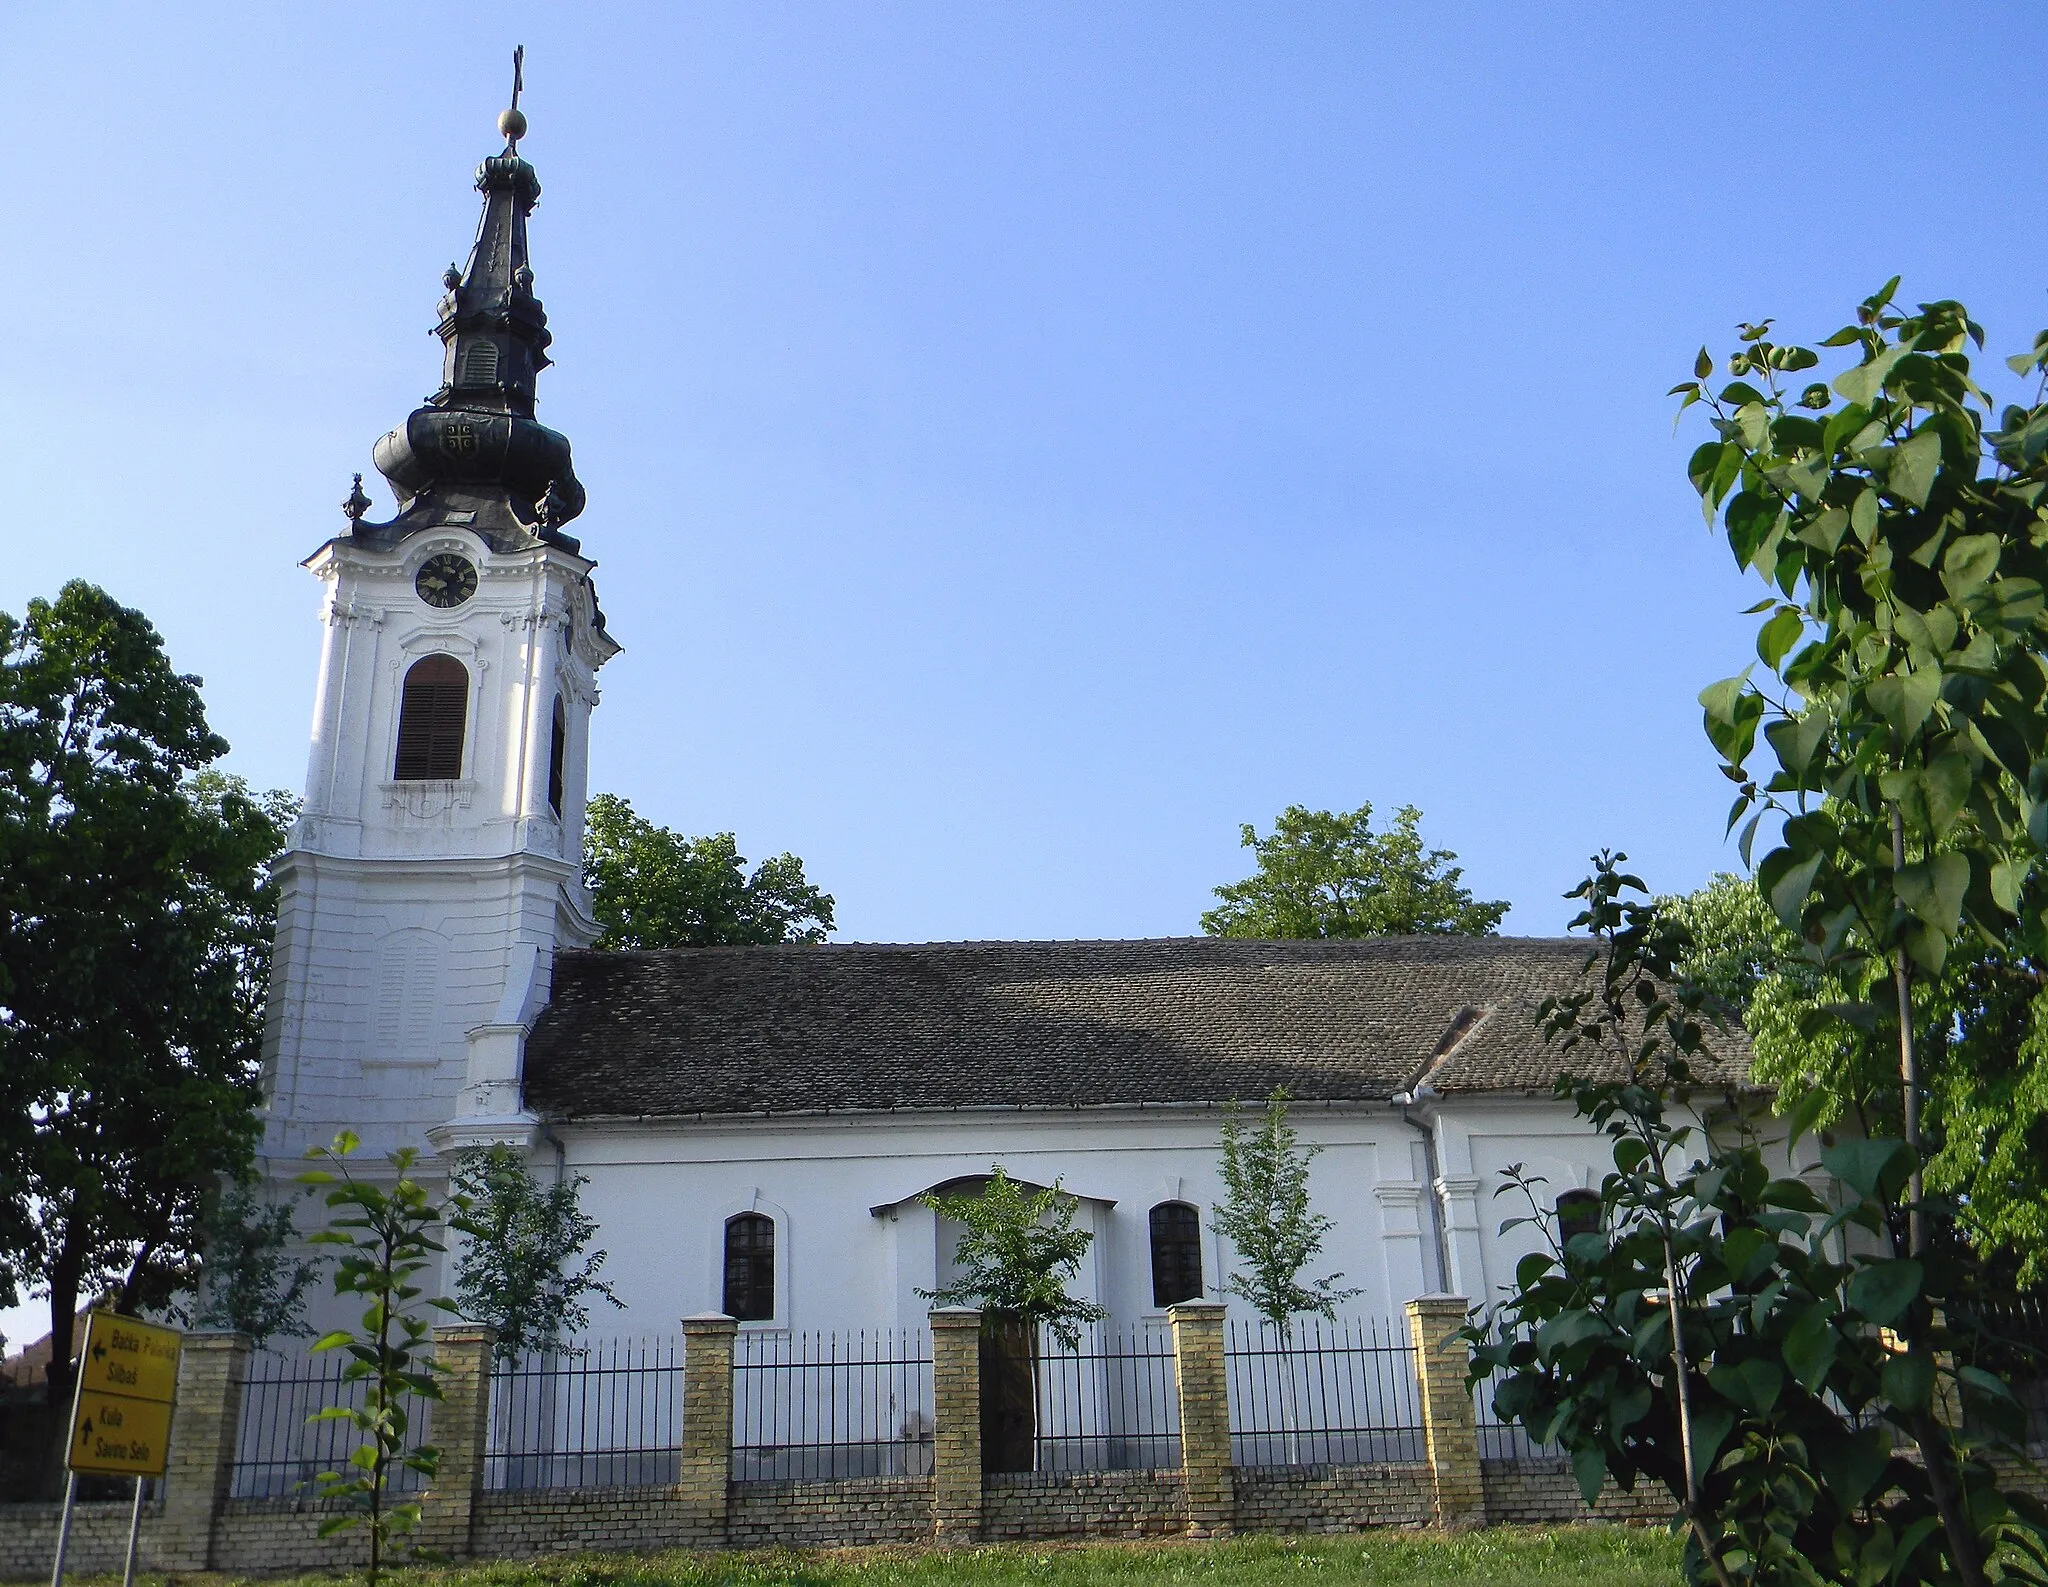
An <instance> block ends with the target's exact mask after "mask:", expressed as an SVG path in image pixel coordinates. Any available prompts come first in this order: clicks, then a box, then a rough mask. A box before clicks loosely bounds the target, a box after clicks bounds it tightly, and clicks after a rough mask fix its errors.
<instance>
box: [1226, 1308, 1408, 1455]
mask: <svg viewBox="0 0 2048 1587" xmlns="http://www.w3.org/2000/svg"><path fill="white" fill-rule="evenodd" d="M1224 1365H1225V1367H1226V1369H1227V1370H1228V1373H1229V1379H1230V1458H1231V1461H1232V1462H1233V1464H1236V1465H1239V1466H1314V1465H1363V1464H1367V1463H1370V1462H1375V1461H1390V1460H1421V1459H1422V1458H1423V1454H1424V1451H1423V1438H1422V1400H1421V1394H1420V1391H1419V1389H1418V1387H1417V1384H1416V1377H1415V1347H1414V1346H1413V1345H1412V1344H1411V1343H1410V1342H1409V1341H1408V1337H1407V1330H1406V1329H1405V1328H1404V1327H1402V1326H1400V1325H1399V1324H1396V1323H1394V1322H1392V1321H1390V1320H1388V1319H1385V1318H1379V1317H1346V1318H1339V1319H1338V1320H1337V1321H1335V1322H1331V1321H1328V1320H1326V1319H1324V1318H1321V1317H1303V1318H1298V1319H1296V1321H1295V1323H1294V1325H1293V1327H1292V1328H1291V1329H1289V1330H1287V1331H1286V1332H1285V1333H1283V1332H1282V1331H1281V1330H1279V1329H1276V1328H1275V1327H1273V1325H1272V1324H1270V1323H1266V1322H1250V1321H1246V1320H1241V1319H1240V1320H1234V1321H1232V1322H1231V1324H1230V1329H1229V1334H1228V1337H1227V1339H1226V1343H1225V1350H1224Z"/></svg>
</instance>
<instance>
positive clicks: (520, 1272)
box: [455, 1146, 625, 1362]
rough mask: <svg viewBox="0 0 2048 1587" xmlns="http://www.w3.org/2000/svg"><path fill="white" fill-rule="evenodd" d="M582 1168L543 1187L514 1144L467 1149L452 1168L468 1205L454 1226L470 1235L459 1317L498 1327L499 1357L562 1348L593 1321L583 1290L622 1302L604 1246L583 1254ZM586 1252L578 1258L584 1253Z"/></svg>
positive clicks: (593, 1227) (586, 1230)
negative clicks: (604, 1271)
mask: <svg viewBox="0 0 2048 1587" xmlns="http://www.w3.org/2000/svg"><path fill="white" fill-rule="evenodd" d="M589 1183H590V1181H589V1180H588V1179H587V1178H586V1177H584V1176H583V1175H581V1174H573V1175H570V1176H569V1177H567V1178H565V1179H560V1180H557V1181H556V1182H555V1183H554V1184H552V1185H549V1186H546V1187H545V1188H543V1187H542V1185H541V1184H540V1183H539V1181H537V1180H536V1179H535V1178H534V1177H533V1174H532V1172H531V1171H530V1170H529V1169H528V1168H527V1166H526V1162H525V1159H523V1158H522V1157H521V1156H520V1155H519V1153H517V1152H515V1151H514V1150H513V1149H512V1148H511V1147H509V1146H492V1147H488V1148H486V1149H484V1150H482V1151H475V1152H465V1153H463V1154H462V1156H461V1158H460V1159H458V1160H457V1162H456V1166H455V1189H456V1190H457V1192H458V1193H459V1194H460V1195H461V1196H462V1197H463V1199H464V1200H466V1201H467V1202H468V1204H469V1210H468V1211H467V1212H465V1213H463V1214H462V1215H461V1216H460V1217H458V1218H457V1219H456V1220H455V1227H456V1228H457V1229H459V1230H461V1231H462V1232H463V1233H464V1234H466V1235H467V1236H468V1237H469V1238H468V1240H467V1242H466V1243H465V1244H464V1245H463V1247H462V1252H461V1255H460V1256H459V1257H458V1258H457V1260H456V1267H455V1301H456V1304H457V1306H459V1307H460V1308H461V1311H462V1315H463V1316H465V1317H468V1318H471V1319H473V1320H474V1321H476V1322H482V1323H489V1324H490V1325H491V1326H492V1327H493V1328H495V1329H497V1331H498V1342H497V1346H496V1350H497V1356H498V1359H499V1360H500V1361H504V1362H513V1361H517V1360H518V1359H519V1358H520V1357H521V1356H523V1355H525V1354H527V1353H528V1352H530V1351H559V1350H560V1349H562V1348H563V1341H564V1340H565V1339H567V1338H568V1337H569V1336H570V1335H571V1334H572V1333H574V1332H575V1331H576V1330H577V1329H579V1328H584V1327H587V1326H589V1323H590V1309H589V1307H587V1306H586V1305H585V1304H584V1302H583V1297H584V1296H586V1295H602V1296H603V1297H604V1298H605V1299H606V1300H608V1301H610V1302H611V1303H612V1305H613V1306H615V1307H621V1308H623V1307H624V1305H625V1302H624V1301H622V1300H620V1299H619V1297H618V1296H617V1295H615V1294H613V1293H612V1288H611V1286H610V1285H609V1284H607V1283H605V1282H604V1280H602V1279H600V1278H599V1277H598V1276H597V1275H598V1270H599V1269H601V1268H602V1267H603V1266H604V1264H605V1255H606V1253H605V1252H603V1251H591V1252H590V1253H589V1254H588V1255H585V1254H584V1253H585V1249H586V1248H587V1247H588V1246H589V1244H590V1238H591V1236H592V1235H594V1234H596V1233H597V1220H596V1219H594V1218H591V1217H588V1216H586V1215H585V1213H584V1211H583V1209H582V1206H581V1205H580V1202H579V1199H578V1192H579V1191H580V1190H581V1189H582V1187H583V1186H585V1185H587V1184H589ZM579 1257H580V1258H582V1260H581V1262H580V1263H579V1262H578V1260H577V1259H578V1258H579Z"/></svg>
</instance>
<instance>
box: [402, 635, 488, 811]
mask: <svg viewBox="0 0 2048 1587" xmlns="http://www.w3.org/2000/svg"><path fill="white" fill-rule="evenodd" d="M468 722H469V673H468V672H467V671H466V670H465V669H464V667H463V665H462V663H461V662H459V661H457V660H456V659H455V658H454V657H453V656H445V655H434V656H422V657H421V658H420V659H419V660H418V661H415V662H414V663H413V664H412V667H411V669H410V670H409V671H408V672H407V673H406V675H405V692H404V693H403V694H402V695H401V696H400V697H399V703H398V756H397V760H396V763H395V764H394V765H393V767H392V770H391V775H392V778H393V779H394V780H395V781H398V782H428V781H433V780H436V779H440V778H447V777H460V776H461V775H462V734H463V729H464V728H465V727H466V726H467V725H468Z"/></svg>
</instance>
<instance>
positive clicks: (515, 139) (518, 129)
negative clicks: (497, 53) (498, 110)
mask: <svg viewBox="0 0 2048 1587" xmlns="http://www.w3.org/2000/svg"><path fill="white" fill-rule="evenodd" d="M525 86H526V46H525V45H524V44H521V45H520V46H518V47H517V48H516V49H514V50H513V51H512V108H511V109H510V110H507V111H506V112H505V113H504V114H503V115H501V116H499V117H498V130H499V131H500V132H502V133H504V134H505V152H506V153H507V154H517V153H518V152H519V140H520V139H521V138H523V137H525V136H526V116H525V114H524V112H522V111H521V110H520V108H519V91H520V89H522V88H524V87H525Z"/></svg>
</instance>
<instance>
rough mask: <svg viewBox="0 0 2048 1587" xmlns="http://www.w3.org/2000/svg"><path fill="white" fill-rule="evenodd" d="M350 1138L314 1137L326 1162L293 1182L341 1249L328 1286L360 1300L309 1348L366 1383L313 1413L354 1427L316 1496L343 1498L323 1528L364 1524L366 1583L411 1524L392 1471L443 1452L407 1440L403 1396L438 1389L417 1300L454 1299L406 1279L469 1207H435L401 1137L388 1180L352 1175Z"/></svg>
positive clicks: (433, 1393) (427, 1395)
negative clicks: (322, 1209)
mask: <svg viewBox="0 0 2048 1587" xmlns="http://www.w3.org/2000/svg"><path fill="white" fill-rule="evenodd" d="M359 1144H361V1143H360V1142H359V1141H358V1140H357V1139H356V1137H355V1136H354V1135H353V1134H352V1133H351V1132H349V1131H347V1130H343V1131H342V1132H341V1133H340V1134H338V1135H337V1136H335V1138H334V1141H333V1143H332V1144H331V1145H328V1146H315V1147H313V1148H312V1149H311V1150H309V1151H308V1152H307V1153H306V1155H307V1156H308V1157H311V1158H316V1159H318V1160H320V1161H323V1162H326V1163H328V1164H330V1165H331V1166H330V1167H327V1168H309V1169H307V1170H306V1172H304V1173H303V1174H301V1175H299V1183H300V1184H302V1185H311V1186H314V1187H315V1188H316V1189H317V1188H323V1187H324V1189H325V1197H324V1199H325V1201H326V1203H327V1208H328V1212H329V1217H328V1222H327V1227H326V1228H324V1229H322V1230H320V1232H319V1233H317V1234H315V1235H314V1236H313V1241H314V1243H315V1244H317V1245H331V1246H334V1247H336V1248H337V1250H338V1253H339V1254H338V1255H337V1257H336V1260H335V1264H334V1293H335V1294H337V1295H355V1296H358V1297H360V1298H361V1299H362V1300H364V1301H365V1302H366V1303H367V1304H366V1305H365V1306H364V1308H363V1314H362V1319H361V1322H360V1325H359V1327H358V1328H356V1329H354V1330H350V1329H346V1328H341V1329H336V1330H335V1331H334V1332H333V1333H329V1334H324V1335H322V1336H321V1338H320V1339H319V1340H318V1341H317V1342H316V1343H315V1344H314V1346H313V1348H314V1350H316V1351H320V1350H342V1351H346V1352H347V1354H348V1358H349V1359H348V1362H347V1364H346V1365H345V1366H344V1367H343V1368H342V1372H341V1381H342V1382H343V1383H360V1384H362V1385H363V1403H362V1404H361V1405H360V1406H345V1405H331V1406H328V1407H327V1408H326V1409H325V1410H322V1411H319V1412H316V1413H315V1414H314V1416H313V1417H312V1418H311V1419H312V1420H314V1421H332V1422H346V1423H348V1425H349V1426H350V1427H352V1428H353V1429H354V1430H355V1431H356V1433H357V1434H358V1435H359V1442H358V1443H357V1445H356V1447H355V1449H354V1450H353V1451H352V1452H351V1453H350V1455H349V1460H348V1469H347V1470H346V1471H323V1472H321V1473H320V1476H319V1488H318V1490H317V1492H318V1497H320V1498H322V1499H339V1500H341V1501H343V1502H344V1503H345V1504H346V1505H347V1506H348V1508H347V1509H345V1510H343V1511H341V1512H340V1513H339V1514H336V1515H332V1516H329V1517H328V1518H327V1519H325V1520H323V1521H322V1522H321V1523H320V1535H321V1536H322V1537H332V1536H333V1535H334V1534H335V1533H336V1532H339V1531H342V1530H344V1529H345V1528H348V1527H351V1526H362V1527H363V1528H364V1529H365V1530H366V1531H367V1532H368V1533H369V1538H370V1575H369V1580H370V1587H377V1573H378V1572H379V1570H381V1569H382V1568H383V1563H384V1556H385V1554H386V1553H387V1552H388V1551H389V1549H390V1547H391V1545H392V1543H393V1542H394V1541H396V1540H398V1539H401V1538H403V1537H405V1536H406V1535H407V1534H409V1533H411V1532H413V1531H415V1530H417V1529H418V1527H419V1524H420V1503H419V1501H418V1500H417V1499H409V1500H407V1501H405V1502H404V1503H402V1504H396V1505H394V1504H391V1503H389V1502H388V1497H389V1493H390V1486H391V1478H392V1476H393V1474H394V1473H395V1472H397V1471H399V1470H401V1469H404V1470H409V1471H416V1472H418V1473H419V1474H420V1475H421V1476H422V1477H424V1478H426V1479H427V1481H428V1482H429V1483H432V1482H433V1480H434V1478H435V1477H437V1476H438V1475H439V1474H440V1470H441V1451H440V1450H439V1449H438V1448H437V1447H436V1446H434V1445H432V1444H421V1443H416V1442H415V1441H414V1439H413V1436H412V1413H411V1409H410V1406H411V1404H412V1402H414V1401H416V1400H439V1399H440V1398H441V1397H442V1395H441V1384H440V1380H439V1379H438V1378H437V1377H436V1376H435V1373H436V1371H437V1370H438V1369H439V1364H438V1363H437V1362H436V1361H435V1360H434V1357H433V1353H432V1346H431V1342H430V1340H429V1337H428V1336H429V1333H430V1325H429V1324H428V1322H427V1321H426V1319H425V1318H424V1317H422V1316H421V1315H420V1309H421V1308H422V1307H431V1308H438V1309H440V1310H442V1311H453V1310H454V1309H455V1308H454V1306H453V1304H452V1303H450V1302H449V1301H447V1300H444V1299H439V1298H435V1299H430V1300H422V1299H421V1297H422V1295H423V1294H424V1293H425V1292H424V1291H423V1290H422V1289H421V1287H420V1286H419V1284H418V1283H416V1282H415V1280H417V1279H418V1278H419V1276H420V1275H421V1274H422V1273H424V1272H426V1271H427V1269H428V1268H429V1267H430V1266H431V1265H432V1259H433V1253H435V1252H438V1251H441V1250H443V1249H445V1248H444V1247H443V1246H442V1244H441V1242H440V1241H439V1240H437V1239H435V1238H434V1230H435V1229H436V1228H438V1227H439V1226H441V1225H442V1224H443V1223H444V1222H445V1221H446V1220H447V1219H448V1218H449V1216H450V1215H451V1214H452V1215H455V1216H460V1215H461V1214H462V1213H464V1212H466V1211H467V1210H468V1208H467V1206H466V1204H465V1202H464V1200H463V1198H462V1197H461V1196H459V1195H453V1196H450V1197H449V1199H448V1202H447V1204H446V1206H442V1207H437V1206H435V1205H434V1203H433V1201H432V1199H431V1198H430V1197H429V1196H428V1194H427V1191H426V1187H425V1186H424V1185H422V1184H421V1183H420V1182H419V1181H418V1180H416V1179H414V1178H413V1177H412V1165H413V1163H414V1162H415V1161H417V1160H418V1156H419V1154H418V1152H416V1151H415V1150H414V1149H413V1148H411V1147H409V1146H408V1147H402V1148H400V1149H399V1150H398V1151H396V1152H393V1153H392V1154H391V1156H390V1158H389V1159H388V1162H389V1165H390V1169H391V1173H392V1176H393V1183H392V1184H391V1186H390V1188H389V1189H386V1188H385V1187H384V1186H382V1185H380V1184H378V1183H376V1182H375V1181H374V1180H367V1179H358V1178H356V1177H355V1175H354V1174H352V1173H351V1172H350V1171H349V1165H348V1158H349V1155H350V1154H351V1153H353V1152H354V1151H355V1149H356V1147H357V1146H358V1145H359Z"/></svg>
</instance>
